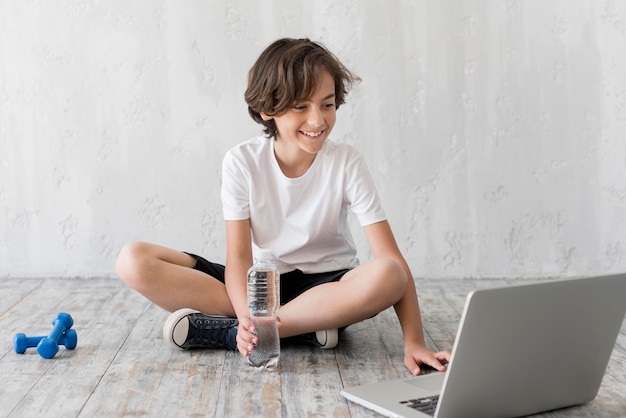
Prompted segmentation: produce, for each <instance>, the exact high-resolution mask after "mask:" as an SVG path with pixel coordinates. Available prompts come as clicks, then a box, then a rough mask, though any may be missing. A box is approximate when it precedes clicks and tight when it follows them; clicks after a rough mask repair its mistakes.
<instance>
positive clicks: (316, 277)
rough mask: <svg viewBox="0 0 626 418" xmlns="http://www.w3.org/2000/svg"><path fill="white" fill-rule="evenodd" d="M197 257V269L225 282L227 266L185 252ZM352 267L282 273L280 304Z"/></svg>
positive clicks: (336, 277) (337, 279) (327, 281)
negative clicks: (312, 271)
mask: <svg viewBox="0 0 626 418" xmlns="http://www.w3.org/2000/svg"><path fill="white" fill-rule="evenodd" d="M185 254H188V255H190V256H192V257H194V258H195V259H196V265H195V267H194V269H195V270H198V271H201V272H203V273H206V274H208V275H210V276H212V277H215V278H216V279H217V280H219V281H220V282H222V283H224V282H225V279H224V271H225V268H224V266H223V265H221V264H217V263H212V262H210V261H209V260H207V259H205V258H203V257H200V256H199V255H195V254H191V253H187V252H186V253H185ZM350 270H351V269H343V270H336V271H330V272H326V273H312V274H306V273H303V272H302V271H301V270H293V271H290V272H288V273H284V274H281V275H280V304H281V305H284V304H286V303H288V302H290V301H292V300H293V299H295V298H297V297H298V296H300V295H301V294H302V293H304V292H306V291H307V290H309V289H312V288H314V287H315V286H319V285H321V284H324V283H330V282H338V281H339V280H341V278H342V277H343V275H344V274H346V273H347V272H349V271H350Z"/></svg>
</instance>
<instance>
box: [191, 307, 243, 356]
mask: <svg viewBox="0 0 626 418" xmlns="http://www.w3.org/2000/svg"><path fill="white" fill-rule="evenodd" d="M190 322H191V323H192V324H193V329H194V332H193V334H192V335H191V338H190V339H189V340H188V341H189V342H190V345H192V346H201V347H207V348H230V349H236V347H237V344H236V343H235V341H234V338H232V337H231V335H230V334H231V329H232V328H235V327H236V320H235V319H232V318H224V319H221V318H220V319H215V318H207V317H206V316H205V315H204V314H192V316H191V318H190ZM231 339H232V340H233V341H231Z"/></svg>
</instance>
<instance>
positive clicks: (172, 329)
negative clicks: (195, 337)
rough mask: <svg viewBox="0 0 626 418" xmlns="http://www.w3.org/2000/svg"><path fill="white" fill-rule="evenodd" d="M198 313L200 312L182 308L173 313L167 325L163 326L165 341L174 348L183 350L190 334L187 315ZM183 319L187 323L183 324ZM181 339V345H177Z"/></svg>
mask: <svg viewBox="0 0 626 418" xmlns="http://www.w3.org/2000/svg"><path fill="white" fill-rule="evenodd" d="M198 312H200V311H196V310H194V309H190V308H182V309H179V310H177V311H175V312H172V313H171V314H170V316H169V317H168V318H167V320H166V321H165V324H163V339H165V341H167V342H169V343H170V344H172V345H173V346H175V347H177V348H181V349H182V344H184V343H185V341H186V340H187V335H188V334H189V320H187V315H189V314H192V313H198ZM183 319H184V320H186V321H185V322H186V323H182V322H181V321H182V320H183ZM181 338H182V342H181V344H178V343H176V341H181Z"/></svg>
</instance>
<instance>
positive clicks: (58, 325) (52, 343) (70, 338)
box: [14, 312, 76, 359]
mask: <svg viewBox="0 0 626 418" xmlns="http://www.w3.org/2000/svg"><path fill="white" fill-rule="evenodd" d="M52 325H53V328H52V331H51V332H50V334H48V336H47V337H43V338H41V339H40V341H39V342H38V343H37V352H38V353H39V355H40V356H41V357H43V358H47V359H50V358H52V357H54V356H55V355H56V353H57V352H58V351H59V343H60V342H61V339H62V338H63V336H64V335H65V336H66V337H65V342H66V343H67V344H68V345H70V346H72V345H73V346H74V347H75V346H76V344H75V342H76V332H75V331H74V332H72V333H69V334H68V331H69V330H70V328H72V325H74V320H73V319H72V317H71V316H70V315H69V314H66V313H65V312H61V313H59V314H57V316H56V318H54V320H53V321H52ZM33 338H37V337H33ZM30 342H31V343H33V342H34V340H31V341H30ZM24 343H25V344H26V346H28V337H26V336H24V337H21V336H19V334H18V335H16V336H15V339H14V344H15V351H17V352H18V353H19V350H21V349H22V348H24ZM18 345H19V346H18Z"/></svg>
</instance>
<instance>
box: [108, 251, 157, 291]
mask: <svg viewBox="0 0 626 418" xmlns="http://www.w3.org/2000/svg"><path fill="white" fill-rule="evenodd" d="M149 260H150V256H149V244H146V243H144V242H129V243H128V244H126V245H124V246H123V247H122V249H121V250H120V253H119V255H118V257H117V261H116V263H115V273H116V274H117V276H118V277H119V278H120V279H121V280H122V281H123V282H124V283H126V284H127V285H128V286H130V287H132V288H134V289H137V288H140V287H141V286H142V282H143V281H144V279H145V278H146V271H147V270H148V268H149Z"/></svg>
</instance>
